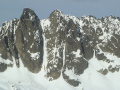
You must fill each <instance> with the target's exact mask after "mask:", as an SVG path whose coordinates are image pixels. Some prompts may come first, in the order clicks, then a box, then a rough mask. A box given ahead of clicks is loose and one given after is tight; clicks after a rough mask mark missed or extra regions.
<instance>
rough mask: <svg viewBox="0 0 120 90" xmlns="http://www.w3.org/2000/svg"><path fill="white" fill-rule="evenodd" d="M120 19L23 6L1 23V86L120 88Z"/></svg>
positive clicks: (13, 89) (1, 89)
mask: <svg viewBox="0 0 120 90" xmlns="http://www.w3.org/2000/svg"><path fill="white" fill-rule="evenodd" d="M119 69H120V19H119V18H118V17H117V18H116V17H114V16H109V17H103V18H102V19H97V18H95V17H93V16H83V17H81V18H77V17H75V16H71V15H64V14H63V13H62V12H61V11H59V10H54V11H53V12H52V13H51V14H50V16H49V17H48V18H46V19H43V20H40V19H39V18H38V16H37V15H36V14H35V12H34V11H33V10H31V9H29V8H25V9H24V10H23V13H22V15H21V17H20V19H14V20H11V21H10V22H7V21H6V22H4V23H3V25H2V26H1V27H0V90H119V89H120V85H119V81H120V78H119V77H120V72H119Z"/></svg>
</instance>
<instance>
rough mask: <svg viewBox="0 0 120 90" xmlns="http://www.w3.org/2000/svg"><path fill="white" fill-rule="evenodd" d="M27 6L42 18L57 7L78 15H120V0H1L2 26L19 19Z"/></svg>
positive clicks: (66, 12) (0, 23) (0, 18)
mask: <svg viewBox="0 0 120 90" xmlns="http://www.w3.org/2000/svg"><path fill="white" fill-rule="evenodd" d="M26 7H27V8H30V9H32V10H34V11H35V13H36V14H37V16H38V17H39V18H40V19H44V18H47V17H48V16H49V15H50V13H51V12H52V11H53V10H55V9H59V10H60V11H62V12H63V13H64V14H70V15H74V16H76V17H81V16H83V15H87V16H88V15H93V16H95V17H97V18H101V17H104V16H109V15H114V16H118V17H120V0H0V26H1V25H2V22H4V21H10V20H11V19H14V18H18V19H19V18H20V16H21V14H22V11H23V8H26Z"/></svg>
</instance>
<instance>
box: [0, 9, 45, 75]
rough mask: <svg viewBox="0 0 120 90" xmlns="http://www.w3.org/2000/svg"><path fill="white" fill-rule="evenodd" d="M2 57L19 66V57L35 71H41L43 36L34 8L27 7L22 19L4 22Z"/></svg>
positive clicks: (29, 68) (30, 69)
mask: <svg viewBox="0 0 120 90" xmlns="http://www.w3.org/2000/svg"><path fill="white" fill-rule="evenodd" d="M0 31H1V40H0V42H1V43H0V44H1V48H0V49H1V50H0V52H1V57H2V58H3V59H5V60H6V59H9V60H11V61H13V57H14V58H15V61H16V65H17V66H18V67H19V59H21V60H22V62H23V64H24V66H25V67H27V68H28V70H29V71H31V72H33V73H37V72H39V71H40V69H41V66H42V62H43V38H42V29H41V26H40V20H39V18H38V17H37V15H36V14H35V13H34V11H33V10H31V9H28V8H25V9H24V10H23V14H22V16H21V18H20V20H17V19H15V20H11V21H10V22H5V23H3V26H2V28H1V30H0Z"/></svg>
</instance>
